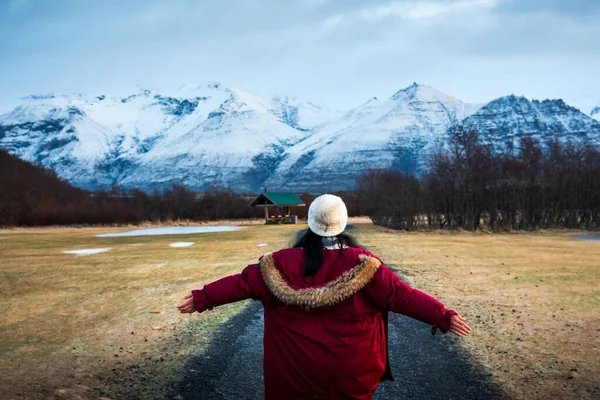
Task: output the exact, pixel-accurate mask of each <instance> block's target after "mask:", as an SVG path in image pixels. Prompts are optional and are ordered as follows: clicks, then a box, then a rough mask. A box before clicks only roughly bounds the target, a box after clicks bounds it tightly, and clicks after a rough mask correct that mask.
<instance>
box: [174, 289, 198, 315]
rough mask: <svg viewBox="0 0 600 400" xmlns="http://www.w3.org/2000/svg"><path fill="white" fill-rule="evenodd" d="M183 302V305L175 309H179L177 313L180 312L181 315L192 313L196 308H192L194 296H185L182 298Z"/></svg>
mask: <svg viewBox="0 0 600 400" xmlns="http://www.w3.org/2000/svg"><path fill="white" fill-rule="evenodd" d="M183 299H184V300H185V301H184V302H183V304H181V305H178V306H177V308H178V309H179V312H181V313H182V314H185V313H190V314H191V313H193V312H195V311H196V307H194V296H193V295H192V294H191V293H190V294H188V295H187V296H185V297H184V298H183Z"/></svg>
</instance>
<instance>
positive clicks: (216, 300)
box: [192, 264, 266, 312]
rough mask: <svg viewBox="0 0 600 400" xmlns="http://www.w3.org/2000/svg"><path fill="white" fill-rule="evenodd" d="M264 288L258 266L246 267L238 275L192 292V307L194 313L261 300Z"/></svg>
mask: <svg viewBox="0 0 600 400" xmlns="http://www.w3.org/2000/svg"><path fill="white" fill-rule="evenodd" d="M265 288H266V285H265V283H264V281H263V279H262V275H261V274H260V270H259V267H258V264H252V265H248V266H247V267H246V268H244V270H243V271H242V273H240V274H235V275H230V276H227V277H225V278H222V279H219V280H217V281H215V282H212V283H209V284H207V285H204V288H203V289H201V290H200V289H199V290H192V295H193V297H194V307H195V308H196V311H198V312H203V311H205V310H212V309H213V307H217V306H220V305H222V304H227V303H234V302H236V301H240V300H246V299H254V300H263V294H264V293H265V292H264V289H265Z"/></svg>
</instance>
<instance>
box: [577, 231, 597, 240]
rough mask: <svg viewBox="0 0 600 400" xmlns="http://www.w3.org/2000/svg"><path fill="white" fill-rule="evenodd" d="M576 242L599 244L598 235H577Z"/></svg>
mask: <svg viewBox="0 0 600 400" xmlns="http://www.w3.org/2000/svg"><path fill="white" fill-rule="evenodd" d="M575 239H577V240H584V241H586V242H600V234H594V233H592V234H588V235H579V236H575Z"/></svg>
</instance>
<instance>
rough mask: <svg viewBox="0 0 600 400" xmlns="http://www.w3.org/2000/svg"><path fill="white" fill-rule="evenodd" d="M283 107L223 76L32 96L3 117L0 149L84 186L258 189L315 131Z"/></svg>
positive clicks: (300, 109) (299, 108)
mask: <svg viewBox="0 0 600 400" xmlns="http://www.w3.org/2000/svg"><path fill="white" fill-rule="evenodd" d="M274 104H276V103H272V102H265V101H262V100H261V99H259V98H256V97H254V96H252V95H250V94H247V93H243V92H239V91H234V90H231V89H228V88H225V87H223V86H222V85H220V84H219V83H208V84H205V85H186V86H184V87H182V88H180V89H179V90H178V91H176V92H175V93H173V94H171V96H163V95H160V94H155V93H152V92H151V91H149V90H141V91H140V92H139V93H136V94H133V95H131V96H128V97H124V98H119V97H112V98H111V97H106V96H104V95H101V96H97V97H93V98H85V97H83V96H81V95H71V96H54V95H44V96H30V97H28V98H25V99H23V103H22V104H21V105H20V106H18V107H17V108H16V109H14V110H13V111H12V112H10V113H8V114H5V115H3V116H0V146H2V147H4V148H7V149H8V150H9V151H11V152H12V153H15V154H17V155H18V156H20V157H21V158H24V159H26V160H29V161H33V162H40V163H42V164H43V165H44V166H47V167H51V168H52V169H54V170H55V171H57V173H58V174H59V175H60V176H61V177H63V178H65V179H67V180H69V181H71V182H72V183H73V184H75V185H77V186H80V187H87V188H95V187H99V186H110V185H113V184H120V185H125V186H129V187H141V188H144V189H150V188H153V187H164V186H166V185H168V184H170V183H173V182H185V183H186V184H188V185H190V186H192V187H194V188H196V189H202V188H204V187H206V186H210V185H219V186H232V187H235V188H237V189H239V190H251V188H253V187H254V186H255V185H257V184H258V185H260V184H261V183H262V181H264V179H266V177H267V176H268V175H269V173H270V172H271V171H272V170H274V168H275V167H276V165H277V162H278V159H279V155H280V154H281V153H282V152H283V149H284V148H285V147H288V146H290V145H292V144H294V143H296V142H297V141H299V140H300V139H302V138H303V137H304V136H305V135H306V132H305V131H302V130H299V129H294V128H292V127H290V126H288V125H287V122H288V121H282V120H281V119H280V118H279V116H278V115H274V113H273V112H272V109H273V108H274ZM315 107H317V106H315ZM296 109H297V110H298V111H299V114H303V113H304V111H303V109H302V107H301V105H297V106H296ZM316 114H317V113H316V112H313V116H315V118H316ZM149 177H151V178H149Z"/></svg>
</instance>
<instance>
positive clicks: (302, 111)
mask: <svg viewBox="0 0 600 400" xmlns="http://www.w3.org/2000/svg"><path fill="white" fill-rule="evenodd" d="M270 111H271V113H272V114H273V115H275V116H276V117H277V118H279V120H280V121H281V122H283V123H285V124H286V125H289V126H291V127H292V128H294V129H298V130H301V131H310V130H313V129H314V128H316V127H317V126H320V125H323V124H324V123H327V122H330V121H333V120H335V119H337V118H339V117H340V116H341V115H342V112H341V111H338V110H330V109H329V108H327V107H324V106H320V105H318V104H315V103H312V102H310V101H302V100H299V99H297V98H295V97H288V96H283V97H275V98H273V100H272V103H271V105H270Z"/></svg>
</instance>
